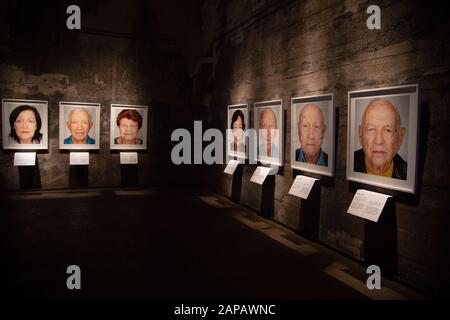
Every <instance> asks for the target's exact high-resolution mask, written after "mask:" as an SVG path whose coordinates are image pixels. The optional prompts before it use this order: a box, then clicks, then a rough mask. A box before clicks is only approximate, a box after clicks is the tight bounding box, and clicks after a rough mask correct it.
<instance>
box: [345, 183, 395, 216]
mask: <svg viewBox="0 0 450 320" xmlns="http://www.w3.org/2000/svg"><path fill="white" fill-rule="evenodd" d="M390 197H391V196H388V195H386V194H383V193H377V192H373V191H367V190H363V189H360V190H358V191H356V194H355V196H354V197H353V200H352V203H351V204H350V207H349V208H348V210H347V212H348V213H350V214H352V215H355V216H357V217H361V218H364V219H367V220H370V221H374V222H377V221H378V219H379V218H380V215H381V212H382V211H383V208H384V206H385V205H386V201H387V200H388V199H389V198H390Z"/></svg>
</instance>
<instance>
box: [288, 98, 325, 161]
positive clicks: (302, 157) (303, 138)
mask: <svg viewBox="0 0 450 320" xmlns="http://www.w3.org/2000/svg"><path fill="white" fill-rule="evenodd" d="M297 125H298V138H299V141H300V148H298V149H296V150H295V160H296V161H299V162H306V163H310V164H316V165H320V166H328V155H327V154H326V153H325V152H324V151H323V150H322V142H323V138H324V135H325V129H326V126H325V120H324V116H323V113H322V110H321V109H320V107H319V106H318V105H316V104H307V105H306V106H305V107H304V108H303V109H302V111H301V112H300V115H299V118H298V123H297Z"/></svg>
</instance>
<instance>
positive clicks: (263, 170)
mask: <svg viewBox="0 0 450 320" xmlns="http://www.w3.org/2000/svg"><path fill="white" fill-rule="evenodd" d="M269 172H270V168H267V167H262V166H259V167H257V168H256V170H255V172H253V175H252V177H251V179H250V181H251V182H254V183H257V184H263V183H264V180H266V177H267V175H268V174H269Z"/></svg>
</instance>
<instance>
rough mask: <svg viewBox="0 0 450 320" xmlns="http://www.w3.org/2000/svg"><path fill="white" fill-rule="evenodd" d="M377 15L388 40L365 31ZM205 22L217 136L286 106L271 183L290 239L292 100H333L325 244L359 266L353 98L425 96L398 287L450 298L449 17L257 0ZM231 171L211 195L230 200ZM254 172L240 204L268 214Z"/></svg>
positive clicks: (215, 11)
mask: <svg viewBox="0 0 450 320" xmlns="http://www.w3.org/2000/svg"><path fill="white" fill-rule="evenodd" d="M370 4H378V5H379V6H380V7H381V10H382V29H381V30H368V29H367V28H366V19H367V17H368V15H367V13H366V8H367V7H368V6H369V5H370ZM204 10H205V11H206V12H208V17H209V19H206V20H205V21H206V22H208V21H209V25H208V26H209V29H210V30H214V32H215V34H214V36H210V37H209V38H210V39H215V40H214V41H213V42H212V43H213V45H212V47H213V48H214V50H215V53H214V69H213V70H214V71H213V74H212V77H213V88H212V110H211V118H212V119H211V126H212V127H218V128H221V129H222V130H225V127H226V121H227V120H226V107H227V105H228V104H235V103H245V102H249V103H252V102H257V101H264V100H273V99H282V100H283V106H284V109H285V110H286V115H287V117H286V119H285V120H286V122H285V123H286V124H287V125H286V126H287V127H286V130H285V151H284V154H285V163H284V170H283V171H282V173H281V174H278V175H277V176H276V181H275V210H274V211H275V212H274V219H275V220H276V221H278V222H280V223H282V224H284V225H287V226H289V227H291V228H293V229H298V221H299V215H301V212H300V204H299V202H300V200H298V199H297V198H294V197H292V196H290V195H288V190H289V188H290V186H291V184H292V182H293V176H294V175H293V170H291V168H290V135H291V131H290V121H291V120H290V99H291V98H292V97H296V96H303V95H315V94H322V93H328V92H333V93H334V95H335V96H334V97H335V105H336V107H337V119H336V120H337V123H336V125H337V132H336V134H337V146H336V153H337V156H336V173H335V177H334V178H333V179H331V180H327V181H324V182H323V185H322V191H321V217H320V241H321V242H323V243H325V244H328V245H330V246H331V247H333V248H336V249H337V250H338V251H340V252H342V253H345V254H347V255H350V256H352V257H355V258H357V259H362V258H363V257H362V255H363V248H364V242H363V239H364V234H363V233H364V231H363V230H364V227H363V221H362V220H361V219H359V218H356V217H354V216H351V215H348V214H346V211H347V208H348V206H349V204H350V202H351V200H352V198H353V195H354V192H355V187H354V185H352V184H350V183H349V182H348V181H347V180H346V171H345V170H346V147H347V141H346V140H347V92H348V91H351V90H357V89H364V88H377V87H383V86H393V85H403V84H411V83H419V84H420V102H421V107H420V108H421V117H422V120H421V124H420V126H421V127H420V130H421V138H420V163H419V176H418V179H419V190H418V194H417V195H416V196H412V197H411V196H402V195H400V197H397V198H396V199H397V200H396V215H397V228H398V230H397V231H398V232H397V234H398V267H399V278H400V279H401V280H403V281H405V282H408V283H410V284H412V285H413V286H415V287H418V288H421V289H423V290H425V291H427V292H431V293H433V294H436V295H448V294H449V291H448V288H449V287H450V286H449V284H450V281H449V276H448V272H447V271H446V270H448V268H449V267H450V264H449V258H448V256H449V253H450V250H449V249H450V241H449V236H448V234H449V233H448V231H447V229H448V228H449V227H450V212H449V208H450V206H449V204H450V203H449V181H450V169H449V166H448V161H449V140H450V139H449V138H450V137H449V130H448V127H449V126H450V117H449V116H448V115H449V102H450V92H449V88H450V43H449V41H448V34H449V31H450V24H449V20H448V18H447V16H446V12H447V11H446V10H445V8H438V7H436V6H431V5H430V4H429V3H428V2H427V1H375V2H373V1H370V2H369V1H356V0H346V1H338V0H335V1H332V0H330V1H312V0H311V1H287V2H280V1H264V0H262V1H261V0H259V1H256V0H255V1H246V2H244V3H243V2H241V1H230V2H225V1H216V2H215V3H210V4H209V7H207V5H205V8H204ZM205 38H206V37H205ZM223 169H224V168H223V167H222V166H218V167H215V168H213V167H210V168H206V169H204V170H205V172H208V181H207V182H205V183H206V184H207V185H209V186H210V187H212V188H214V189H215V190H217V191H218V192H220V193H222V194H226V195H230V190H231V178H230V177H229V176H227V175H225V174H224V173H223ZM254 169H255V166H249V165H247V166H245V167H244V172H243V182H242V193H241V203H242V204H244V205H246V206H249V207H251V208H253V209H255V210H260V206H261V188H260V187H259V186H257V185H255V184H253V183H251V182H249V180H250V176H251V174H252V173H253V171H254ZM212 174H214V177H215V179H211V178H210V177H211V175H212ZM364 187H365V188H368V189H373V188H370V187H368V186H364ZM383 191H384V192H388V193H389V191H386V190H383V189H382V192H383Z"/></svg>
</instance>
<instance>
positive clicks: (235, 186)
mask: <svg viewBox="0 0 450 320" xmlns="http://www.w3.org/2000/svg"><path fill="white" fill-rule="evenodd" d="M242 168H243V166H242V165H238V166H237V167H236V170H235V171H234V174H233V176H232V178H231V179H232V182H231V192H230V199H231V200H232V201H234V202H240V201H241V191H242V171H243V169H242Z"/></svg>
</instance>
